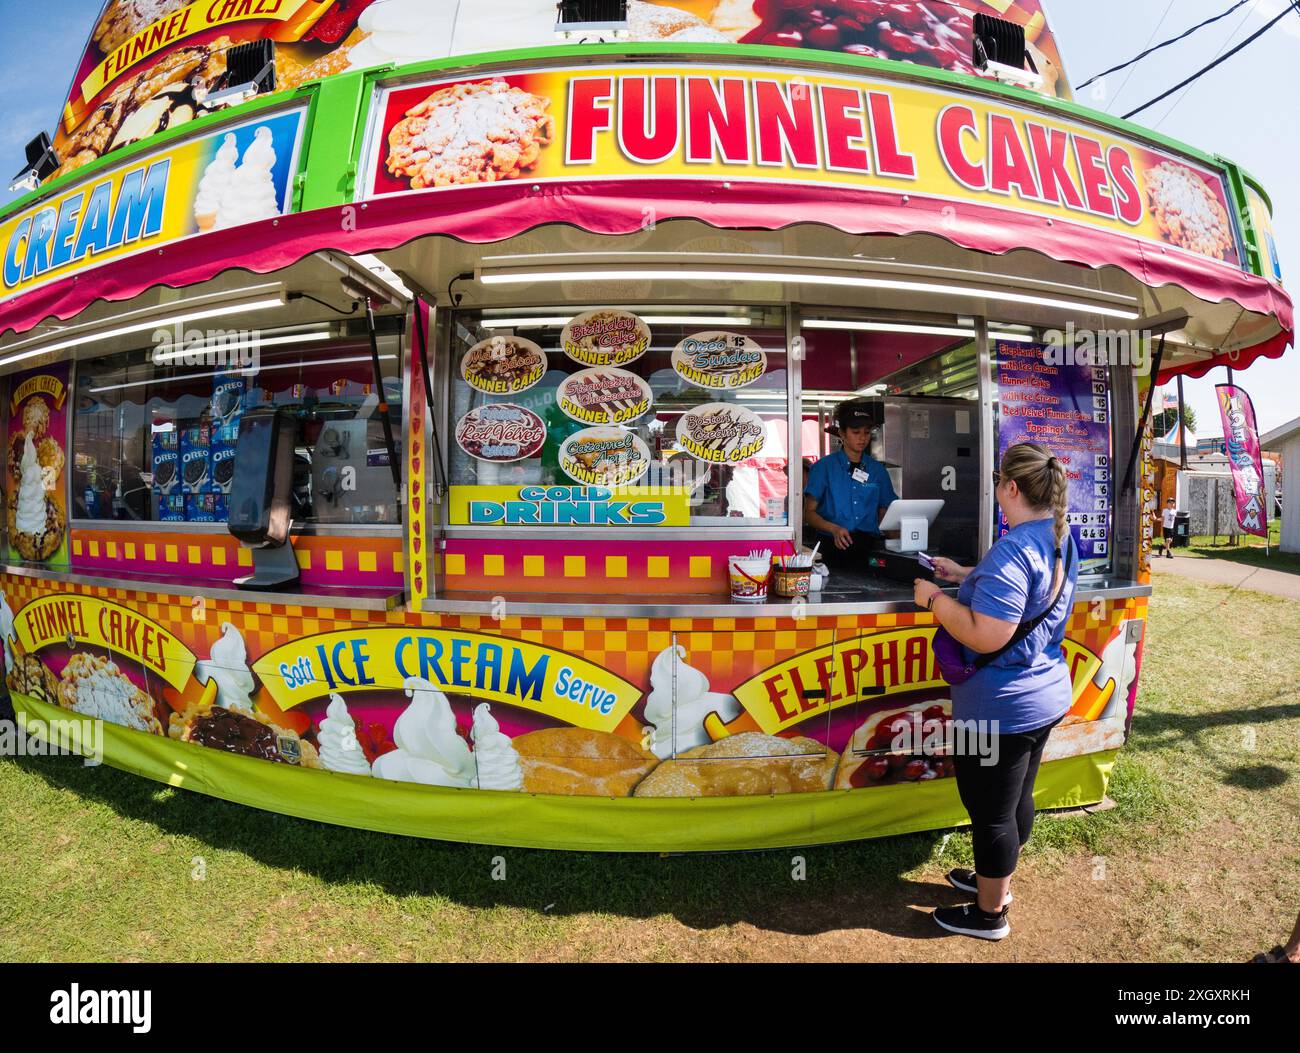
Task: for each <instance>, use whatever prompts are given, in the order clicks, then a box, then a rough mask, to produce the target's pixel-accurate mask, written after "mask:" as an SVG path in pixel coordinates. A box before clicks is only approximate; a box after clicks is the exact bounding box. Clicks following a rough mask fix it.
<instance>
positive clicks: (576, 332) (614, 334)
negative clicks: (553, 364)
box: [560, 309, 650, 366]
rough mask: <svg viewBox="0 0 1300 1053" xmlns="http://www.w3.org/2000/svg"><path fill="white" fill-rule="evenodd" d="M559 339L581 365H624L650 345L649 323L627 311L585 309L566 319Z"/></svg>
mask: <svg viewBox="0 0 1300 1053" xmlns="http://www.w3.org/2000/svg"><path fill="white" fill-rule="evenodd" d="M560 342H561V344H562V345H563V347H564V353H565V354H566V355H568V356H569V357H570V358H571V359H573V360H574V361H575V362H581V363H582V364H583V365H584V366H625V365H627V364H628V363H629V362H635V361H636V360H637V359H638V358H640V357H641V356H642V355H644V354H645V353H646V350H647V349H648V348H649V347H650V327H649V326H648V325H646V324H645V322H643V321H642V320H641V319H640V318H638V317H637V316H636V315H634V314H632V313H630V312H628V311H611V310H607V309H601V310H597V311H586V312H584V313H583V314H580V315H578V316H577V317H576V318H573V319H571V320H570V321H569V324H568V325H566V326H565V327H564V331H563V332H562V333H561V334H560Z"/></svg>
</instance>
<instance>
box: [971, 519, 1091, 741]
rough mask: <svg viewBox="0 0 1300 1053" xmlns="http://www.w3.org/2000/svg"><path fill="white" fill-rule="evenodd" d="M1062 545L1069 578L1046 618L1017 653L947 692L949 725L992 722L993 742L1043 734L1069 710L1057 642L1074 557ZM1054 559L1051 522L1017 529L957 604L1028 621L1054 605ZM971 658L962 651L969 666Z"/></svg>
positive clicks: (1067, 607) (1075, 569)
mask: <svg viewBox="0 0 1300 1053" xmlns="http://www.w3.org/2000/svg"><path fill="white" fill-rule="evenodd" d="M1064 544H1065V547H1064V548H1063V550H1062V552H1061V560H1062V563H1064V562H1065V561H1066V559H1067V556H1068V557H1069V574H1068V576H1067V578H1066V582H1065V585H1064V586H1063V587H1062V589H1061V596H1060V599H1058V600H1057V601H1056V605H1055V606H1054V607H1053V608H1052V612H1051V613H1050V614H1049V615H1048V616H1047V617H1046V618H1044V619H1043V620H1042V621H1041V622H1040V623H1039V625H1038V627H1037V628H1036V629H1035V630H1034V631H1033V632H1032V633H1030V634H1029V635H1028V636H1026V637H1025V638H1024V639H1023V640H1021V641H1020V643H1018V644H1016V646H1015V647H1012V648H1011V649H1010V650H1008V651H1006V652H1004V653H1003V654H1002V655H1000V656H999V657H998V658H996V659H995V660H994V661H992V662H990V663H989V664H988V665H986V666H985V667H984V668H983V669H981V670H980V671H979V672H978V673H976V674H975V675H974V676H973V677H971V678H970V679H969V680H967V681H966V682H965V683H964V684H956V685H954V686H953V688H952V716H953V719H954V720H989V721H992V720H996V721H997V722H998V727H997V731H998V733H999V734H1003V735H1014V734H1019V733H1021V732H1026V731H1036V730H1037V729H1038V728H1042V727H1046V726H1047V725H1048V724H1051V723H1052V722H1053V721H1054V720H1057V719H1058V718H1060V717H1062V716H1064V715H1065V713H1066V712H1067V711H1068V710H1069V708H1070V704H1071V700H1072V697H1073V689H1072V686H1071V680H1070V671H1069V669H1067V668H1066V665H1065V660H1064V659H1063V658H1062V656H1061V641H1062V640H1063V639H1065V626H1066V623H1067V622H1068V621H1069V619H1070V612H1071V611H1072V610H1073V609H1074V590H1075V586H1076V584H1077V582H1078V580H1079V553H1078V551H1077V550H1075V549H1074V539H1073V538H1072V537H1071V536H1069V535H1068V534H1067V535H1066V538H1065V543H1064ZM1055 553H1056V539H1055V536H1054V535H1053V533H1052V521H1051V520H1050V519H1036V520H1034V521H1033V522H1029V523H1021V524H1020V525H1019V526H1018V527H1016V528H1015V529H1014V530H1011V531H1009V532H1008V533H1007V534H1005V535H1004V536H1003V537H1001V538H999V539H998V541H997V542H996V543H995V544H994V546H993V547H992V548H991V549H989V553H988V555H987V556H985V557H984V558H983V559H982V560H980V562H979V565H978V566H977V567H976V568H975V569H974V570H972V571H971V572H970V574H969V576H968V577H967V578H966V580H965V581H963V582H962V583H961V588H960V589H959V590H958V591H957V600H958V602H960V603H962V604H964V605H965V606H967V607H969V608H970V609H971V610H973V611H977V612H978V613H980V614H987V615H988V616H989V617H991V618H997V619H999V620H1000V621H1004V622H1017V623H1018V622H1023V621H1030V620H1032V619H1034V618H1036V617H1037V616H1038V615H1039V614H1040V613H1041V612H1042V611H1043V609H1044V608H1046V606H1047V604H1048V601H1049V600H1051V598H1052V574H1053V568H1054V560H1055ZM1071 553H1072V554H1071ZM976 657H977V653H976V652H975V651H971V650H969V649H967V650H966V660H967V661H968V662H970V661H974V660H975V658H976Z"/></svg>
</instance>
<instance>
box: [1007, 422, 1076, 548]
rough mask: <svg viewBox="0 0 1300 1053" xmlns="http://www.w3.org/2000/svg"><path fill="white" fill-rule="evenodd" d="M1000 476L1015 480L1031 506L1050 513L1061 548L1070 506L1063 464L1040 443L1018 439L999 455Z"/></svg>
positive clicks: (1067, 483)
mask: <svg viewBox="0 0 1300 1053" xmlns="http://www.w3.org/2000/svg"><path fill="white" fill-rule="evenodd" d="M1002 477H1003V478H1004V479H1013V480H1015V483H1016V485H1017V486H1018V487H1019V488H1020V492H1021V493H1022V494H1024V495H1025V500H1026V501H1028V502H1029V504H1030V505H1031V506H1032V507H1034V508H1038V509H1041V510H1043V511H1044V512H1051V513H1052V533H1053V534H1054V535H1055V538H1056V546H1057V548H1060V546H1061V545H1062V544H1064V542H1065V535H1066V534H1068V533H1069V532H1070V526H1069V522H1068V521H1067V519H1066V513H1067V512H1068V511H1069V508H1070V481H1069V479H1068V477H1067V476H1066V474H1065V465H1064V464H1062V463H1061V462H1060V461H1059V460H1057V458H1056V457H1055V456H1054V455H1053V454H1052V451H1051V450H1049V449H1048V448H1047V447H1046V446H1043V445H1042V444H1041V443H1037V442H1020V443H1016V445H1014V446H1012V447H1010V448H1009V449H1008V450H1007V452H1006V453H1004V454H1003V455H1002Z"/></svg>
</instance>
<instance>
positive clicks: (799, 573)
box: [772, 567, 812, 599]
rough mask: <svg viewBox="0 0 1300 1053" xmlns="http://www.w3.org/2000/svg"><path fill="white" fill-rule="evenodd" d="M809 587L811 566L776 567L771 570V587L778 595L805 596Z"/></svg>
mask: <svg viewBox="0 0 1300 1053" xmlns="http://www.w3.org/2000/svg"><path fill="white" fill-rule="evenodd" d="M811 587H812V567H802V568H799V567H793V568H791V567H777V568H775V569H774V570H773V571H772V588H773V590H774V591H775V592H776V594H777V595H778V596H784V597H786V598H787V599H793V598H794V597H796V596H807V595H808V590H809V589H810V588H811Z"/></svg>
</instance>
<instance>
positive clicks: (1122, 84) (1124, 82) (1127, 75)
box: [1081, 0, 1174, 113]
mask: <svg viewBox="0 0 1300 1053" xmlns="http://www.w3.org/2000/svg"><path fill="white" fill-rule="evenodd" d="M1173 9H1174V0H1169V6H1168V7H1166V8H1165V13H1164V14H1163V15H1161V16H1160V21H1159V22H1157V23H1156V24H1155V28H1154V29H1152V30H1151V35H1150V36H1149V37H1147V42H1146V44H1143V45H1142V46H1143V47H1147V46H1148V45H1149V44H1150V43H1151V41H1153V40H1155V38H1156V34H1157V33H1159V32H1160V27H1161V26H1163V25H1164V24H1165V19H1166V18H1168V17H1169V12H1170V11H1172V10H1173ZM1132 76H1133V71H1132V70H1131V69H1130V70H1129V71H1128V72H1127V73H1125V74H1124V79H1123V80H1122V81H1120V85H1119V88H1118V89H1117V90H1116V92H1115V94H1114V95H1112V96H1111V97H1110V99H1109V100H1108V101H1107V103H1106V112H1107V113H1110V108H1111V107H1112V106H1114V105H1115V104H1116V103H1117V102H1119V97H1120V96H1121V95H1123V94H1124V89H1125V88H1127V87H1128V82H1129V78H1131V77H1132ZM1081 86H1082V85H1081Z"/></svg>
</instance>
